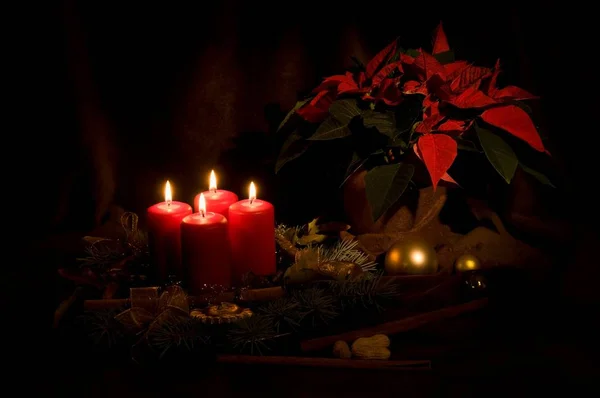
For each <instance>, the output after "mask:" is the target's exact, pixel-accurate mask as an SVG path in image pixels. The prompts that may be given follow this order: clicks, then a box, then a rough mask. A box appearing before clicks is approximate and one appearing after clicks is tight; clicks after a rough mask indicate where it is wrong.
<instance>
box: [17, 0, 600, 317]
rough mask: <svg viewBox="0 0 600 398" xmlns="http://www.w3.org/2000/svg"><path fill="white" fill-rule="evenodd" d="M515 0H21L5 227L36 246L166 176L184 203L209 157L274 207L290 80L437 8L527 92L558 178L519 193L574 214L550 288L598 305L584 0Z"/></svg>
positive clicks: (278, 198)
mask: <svg viewBox="0 0 600 398" xmlns="http://www.w3.org/2000/svg"><path fill="white" fill-rule="evenodd" d="M459 3H460V2H459ZM521 3H525V2H520V3H517V2H502V3H482V2H478V3H474V4H464V5H460V4H457V2H444V3H441V4H436V3H426V2H411V3H407V2H400V1H396V2H390V3H389V4H388V3H386V2H381V3H376V2H362V3H356V4H354V3H351V2H323V1H321V2H317V1H308V2H291V3H290V2H273V3H269V4H263V3H261V2H244V1H222V2H156V3H152V2H142V1H128V2H122V1H120V2H116V1H104V2H88V1H85V2H84V1H65V2H48V3H46V4H45V5H43V7H40V8H36V9H32V10H28V11H27V12H26V13H25V14H24V15H25V18H24V23H23V25H22V26H21V29H20V30H19V32H22V33H20V35H19V37H18V41H19V43H21V42H22V43H23V44H22V45H19V46H18V47H19V55H18V59H21V60H23V61H25V62H23V67H22V68H21V71H20V72H22V74H23V78H22V80H17V83H19V84H21V82H22V83H23V84H22V87H23V88H22V89H21V90H20V95H21V96H19V97H18V98H19V100H16V102H17V103H18V104H23V107H22V108H23V110H24V114H23V116H22V117H21V116H20V122H21V124H20V125H21V126H24V127H25V129H24V130H19V131H18V133H12V134H11V137H10V138H11V142H14V144H13V145H14V146H13V147H12V149H11V150H7V148H5V151H6V156H8V157H10V156H15V155H18V156H21V158H20V159H21V163H22V166H20V167H19V168H18V172H17V173H16V174H17V180H18V185H17V187H18V192H19V196H20V197H22V200H21V201H22V205H23V209H25V208H30V209H34V208H35V209H40V207H41V208H42V210H43V211H37V212H36V213H35V214H36V219H35V225H36V228H35V233H33V234H32V233H31V228H30V222H29V221H27V222H25V223H23V222H22V221H21V224H22V225H24V224H27V226H26V227H27V231H28V232H27V233H28V235H27V236H30V235H34V238H33V239H32V240H33V241H35V243H39V242H41V241H44V240H45V239H47V238H49V237H56V236H59V235H58V234H60V236H66V235H69V236H80V235H81V234H83V233H85V232H86V231H89V230H90V229H92V228H94V227H95V226H96V225H98V224H101V223H102V222H103V221H104V219H105V218H106V217H107V215H108V214H109V213H110V210H111V206H113V205H117V206H121V207H123V208H125V209H127V210H132V211H136V212H140V213H141V214H143V211H144V209H145V208H146V207H148V206H149V205H151V204H153V203H156V202H157V201H160V200H162V188H163V184H164V181H165V180H166V179H170V180H171V182H172V184H173V187H174V192H175V199H176V200H182V201H187V202H191V199H192V198H193V195H195V194H196V193H197V192H198V190H199V189H204V188H206V184H207V176H208V172H209V171H210V169H211V168H215V169H216V170H217V171H218V175H219V178H220V183H219V186H220V187H222V188H224V189H230V190H233V191H237V192H239V193H240V194H241V195H243V194H244V193H245V192H246V189H247V188H246V187H247V184H248V182H249V180H250V179H253V180H254V181H255V182H256V183H257V185H258V187H259V195H260V196H261V197H263V198H265V199H267V200H270V201H273V202H274V203H275V205H276V208H278V218H279V219H281V218H285V211H286V210H287V209H288V208H289V203H288V202H289V197H287V196H286V192H282V191H281V190H278V189H277V186H278V185H277V183H278V181H277V179H276V177H275V176H273V168H272V165H273V161H274V157H275V155H276V153H277V148H276V146H275V145H274V144H273V142H274V141H273V140H272V139H271V138H272V137H271V134H272V132H273V126H274V125H276V124H277V122H278V121H279V120H280V119H281V117H282V115H283V114H284V113H285V112H286V111H287V110H288V109H289V108H291V107H292V106H293V104H294V103H295V101H296V98H297V95H298V94H301V93H305V92H307V91H308V90H310V89H312V88H313V87H314V86H315V85H316V84H317V83H318V82H319V81H320V79H322V78H323V77H324V76H328V75H331V74H336V73H339V72H340V71H341V70H342V69H343V68H344V66H347V65H348V57H349V56H350V55H356V56H357V57H359V58H360V59H363V60H368V59H369V58H370V57H371V56H372V55H374V54H375V53H376V52H377V51H378V50H379V49H381V48H382V47H383V46H385V45H386V44H388V42H389V41H390V40H391V39H393V38H394V37H396V36H400V38H401V41H402V43H403V45H404V46H405V47H423V48H425V49H429V48H430V45H431V32H432V31H433V29H434V28H435V27H436V25H437V24H438V22H439V21H443V22H444V27H445V30H446V33H447V36H448V39H449V42H450V46H451V47H452V48H453V49H454V50H455V53H456V55H457V58H459V59H466V60H469V61H473V62H474V63H476V64H480V65H485V66H492V65H493V64H494V62H495V60H496V59H497V58H500V59H501V62H502V65H503V69H504V77H503V79H505V82H510V84H514V85H518V86H520V87H523V88H525V89H527V90H528V91H531V92H533V93H536V94H538V95H540V96H541V97H542V99H541V100H540V101H539V104H538V105H536V109H537V110H538V111H539V112H540V113H539V114H540V116H541V124H542V126H543V128H544V130H545V131H546V132H547V135H548V137H549V141H548V144H547V147H548V148H549V149H550V151H551V152H552V154H553V158H554V159H555V160H556V164H557V167H558V176H559V180H560V182H561V187H560V189H559V190H557V191H556V193H553V194H551V195H548V196H542V197H536V198H535V201H534V202H533V203H534V204H535V206H534V207H540V208H542V207H544V206H546V204H547V203H551V204H552V208H553V209H554V216H555V218H559V219H561V220H564V221H567V222H568V223H569V225H571V226H572V231H573V234H572V236H571V239H570V240H569V242H568V244H565V245H564V250H565V252H566V253H568V254H567V256H566V257H567V258H569V260H568V261H567V263H566V264H563V267H562V268H561V270H560V272H561V274H560V279H561V281H562V282H561V284H560V287H559V289H560V292H559V295H560V297H561V299H563V300H564V301H565V302H568V303H573V304H575V305H576V306H575V307H573V310H572V311H571V310H569V311H566V313H568V314H572V315H571V316H572V317H575V315H573V314H575V313H579V311H584V310H586V309H588V308H594V307H593V306H594V305H595V304H597V303H598V294H597V293H596V291H597V289H596V285H597V280H598V277H597V276H598V267H597V264H598V260H597V255H596V249H595V247H594V245H595V242H596V238H597V231H596V229H597V227H596V224H595V222H596V219H597V215H596V213H597V196H596V194H595V193H594V191H595V185H596V175H597V170H598V167H597V161H596V158H597V147H596V146H595V141H596V140H597V137H596V136H597V134H598V131H597V127H596V126H597V123H596V119H597V116H596V113H597V110H596V103H597V101H596V99H595V98H596V80H597V79H596V74H597V72H596V66H595V65H596V64H595V62H594V57H595V52H596V50H595V49H594V45H593V41H592V37H593V34H592V30H593V23H594V21H593V19H592V14H593V13H592V12H591V11H590V10H586V8H585V7H583V6H579V5H577V6H576V5H574V4H572V3H570V4H567V5H562V6H560V7H555V6H552V5H550V3H546V2H529V3H527V4H521ZM19 76H20V75H19ZM21 98H22V102H21ZM19 115H20V114H19ZM269 120H270V121H269ZM29 131H31V132H29ZM12 150H14V151H15V152H16V153H12ZM6 170H7V172H12V169H11V168H10V167H9V168H7V169H6ZM517 197H518V193H517ZM286 204H287V206H288V208H286ZM308 209H309V210H310V209H311V208H310V206H308ZM282 212H283V214H282ZM308 213H309V211H306V214H308ZM51 241H52V242H55V240H51ZM45 247H46V250H47V248H48V246H47V245H46V246H45ZM32 253H33V258H32V259H31V260H29V262H28V263H30V264H31V266H32V267H33V268H32V269H29V268H26V269H25V268H24V269H18V270H17V271H16V274H18V275H19V276H21V271H24V276H23V278H25V279H23V280H24V281H26V280H29V281H31V282H27V283H33V286H34V287H35V289H37V290H36V291H37V292H39V294H38V295H39V296H44V295H45V294H46V293H47V292H48V291H49V290H52V288H51V287H48V285H47V284H48V283H49V281H52V280H53V278H54V277H55V276H54V275H55V274H54V272H55V269H56V266H57V264H54V263H52V264H40V263H39V261H42V259H45V258H46V257H44V256H46V254H47V252H44V254H43V255H42V254H39V255H37V254H36V253H41V251H37V252H36V251H34V252H32ZM53 258H56V256H55V257H53ZM34 262H35V264H34ZM25 274H26V275H25ZM13 287H16V284H13ZM32 289H33V288H32ZM10 291H11V290H9V292H10ZM52 304H53V303H49V304H48V307H51V306H52ZM588 316H589V315H588ZM47 319H48V317H45V316H44V317H43V320H44V321H46V320H47ZM569 319H571V318H569ZM577 319H579V320H580V318H576V320H577ZM571 321H572V319H571ZM565 322H567V320H566V319H565Z"/></svg>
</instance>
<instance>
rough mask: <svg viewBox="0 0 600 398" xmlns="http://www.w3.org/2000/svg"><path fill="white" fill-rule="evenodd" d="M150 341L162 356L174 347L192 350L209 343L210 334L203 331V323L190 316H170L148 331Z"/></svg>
mask: <svg viewBox="0 0 600 398" xmlns="http://www.w3.org/2000/svg"><path fill="white" fill-rule="evenodd" d="M147 338H148V343H149V345H150V346H151V347H152V348H155V349H157V350H158V351H159V352H160V357H161V358H162V357H163V356H164V355H165V354H166V353H167V352H169V351H170V350H171V349H173V348H179V347H182V348H184V349H186V350H187V351H192V350H193V349H194V348H195V347H197V346H198V345H203V344H207V343H208V342H209V341H210V336H208V335H206V334H204V333H203V330H202V328H201V323H199V322H197V321H195V320H194V319H193V318H190V317H182V316H170V317H168V318H167V319H165V320H164V321H162V322H161V323H160V325H158V326H157V327H156V328H152V329H151V330H149V331H148V335H147Z"/></svg>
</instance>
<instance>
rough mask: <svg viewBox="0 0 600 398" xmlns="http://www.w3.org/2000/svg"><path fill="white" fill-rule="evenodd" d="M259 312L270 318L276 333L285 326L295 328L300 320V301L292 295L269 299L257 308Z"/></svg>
mask: <svg viewBox="0 0 600 398" xmlns="http://www.w3.org/2000/svg"><path fill="white" fill-rule="evenodd" d="M259 312H260V313H261V314H262V315H263V316H264V317H265V318H267V319H269V320H270V322H271V323H272V324H273V327H274V328H275V331H276V332H277V333H279V332H280V331H281V329H282V328H283V327H285V326H288V327H289V328H290V329H292V330H296V329H297V328H298V327H299V326H300V321H301V320H302V313H301V312H300V303H298V301H297V300H296V299H295V298H294V297H283V298H280V299H277V300H273V301H269V302H267V303H266V304H265V305H263V306H262V307H260V308H259Z"/></svg>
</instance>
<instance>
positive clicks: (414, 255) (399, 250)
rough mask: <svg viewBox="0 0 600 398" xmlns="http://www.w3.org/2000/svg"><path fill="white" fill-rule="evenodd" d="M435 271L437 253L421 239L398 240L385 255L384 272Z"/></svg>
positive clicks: (417, 272) (412, 272) (410, 273)
mask: <svg viewBox="0 0 600 398" xmlns="http://www.w3.org/2000/svg"><path fill="white" fill-rule="evenodd" d="M437 271H438V258H437V254H436V253H435V250H434V249H433V247H432V246H431V245H430V244H429V243H427V242H426V241H425V240H423V239H417V238H411V239H407V240H400V241H398V242H396V243H394V244H393V245H392V247H390V249H389V250H388V252H387V254H386V255H385V272H387V273H388V274H390V275H397V274H409V275H422V274H435V273H436V272H437Z"/></svg>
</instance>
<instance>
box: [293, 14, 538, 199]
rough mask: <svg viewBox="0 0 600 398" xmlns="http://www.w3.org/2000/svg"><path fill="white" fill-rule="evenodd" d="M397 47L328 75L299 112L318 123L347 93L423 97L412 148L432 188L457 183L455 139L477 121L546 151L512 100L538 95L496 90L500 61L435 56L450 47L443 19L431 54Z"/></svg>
mask: <svg viewBox="0 0 600 398" xmlns="http://www.w3.org/2000/svg"><path fill="white" fill-rule="evenodd" d="M398 51H399V50H398V48H397V40H394V42H392V43H391V44H389V45H388V46H387V47H386V48H384V49H383V50H382V51H381V52H380V53H379V54H377V55H376V56H375V57H374V58H373V59H372V60H371V61H370V62H369V63H368V64H367V66H366V67H365V70H364V71H361V72H359V73H357V74H352V73H350V72H348V73H346V74H345V75H335V76H331V77H328V78H326V79H325V80H324V81H323V82H322V83H321V85H319V87H317V88H316V89H315V90H314V94H315V97H314V98H313V99H312V100H311V101H310V102H308V103H307V104H305V105H304V106H303V107H301V108H300V109H299V110H298V114H299V115H300V116H302V117H303V118H304V119H305V120H307V121H309V122H312V123H319V122H321V121H323V120H324V119H325V118H326V117H327V116H328V109H329V106H330V105H331V103H332V102H333V101H334V100H335V99H336V98H338V97H339V96H343V95H358V96H360V97H361V98H362V99H363V100H365V101H375V102H382V103H384V104H386V105H388V106H391V107H393V106H397V105H399V104H400V103H401V102H402V100H403V99H404V98H405V97H406V96H412V95H421V96H423V113H422V115H423V116H422V120H421V121H420V123H418V125H417V127H416V128H415V133H417V134H418V138H417V140H416V142H415V143H414V151H415V153H416V154H417V156H418V157H419V158H420V159H421V160H422V161H423V163H424V164H425V166H426V168H427V170H428V172H429V174H430V176H431V181H432V185H433V187H434V189H435V188H436V187H437V185H438V182H439V181H440V180H445V181H450V182H454V180H453V179H452V178H451V177H450V176H449V175H448V173H447V171H448V169H449V168H450V166H452V163H453V162H454V159H455V158H456V155H457V143H456V141H455V137H459V136H461V135H462V134H464V133H465V132H466V131H468V130H469V129H470V128H471V126H472V125H473V123H474V122H475V120H476V119H479V120H482V121H484V122H485V123H487V124H489V125H491V126H495V127H497V128H499V129H501V130H504V131H505V132H507V133H509V134H511V135H513V136H515V137H517V138H519V139H521V140H522V141H524V142H526V143H527V144H529V146H531V147H532V148H533V149H535V150H537V151H540V152H544V151H545V148H544V145H543V143H542V140H541V138H540V136H539V134H538V132H537V130H536V128H535V125H534V124H533V122H532V121H531V119H530V117H529V115H528V114H527V112H525V111H524V110H523V109H521V108H520V107H518V106H516V105H515V104H514V102H513V101H515V100H528V99H535V98H537V97H536V96H534V95H532V94H530V93H529V92H527V91H525V90H523V89H521V88H519V87H515V86H507V87H504V88H498V87H497V84H496V81H497V78H498V75H499V73H500V71H501V70H500V63H499V61H497V62H496V65H495V66H494V68H486V67H480V66H476V65H472V64H471V63H469V62H467V61H462V60H460V61H454V62H450V63H446V64H442V63H441V62H440V61H438V59H437V58H436V56H437V55H438V54H442V53H444V52H448V51H450V47H449V45H448V40H447V38H446V34H445V32H444V29H443V27H442V24H441V23H440V24H439V26H438V27H437V28H436V30H435V32H434V40H433V49H432V53H431V54H429V53H427V52H426V51H424V50H422V49H420V50H418V51H417V52H416V54H415V53H412V54H413V55H415V56H411V55H409V54H407V53H402V52H400V53H398ZM456 110H469V111H470V112H468V113H467V114H468V115H469V117H468V118H459V116H457V115H460V114H461V113H460V112H456ZM463 114H464V113H463ZM473 115H475V116H473Z"/></svg>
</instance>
